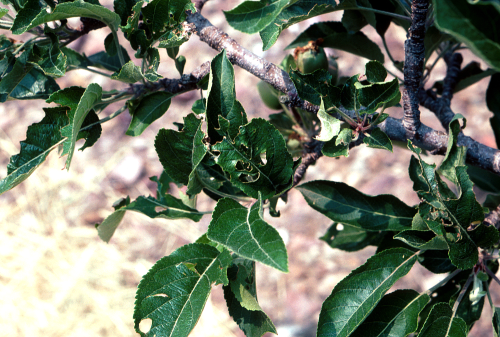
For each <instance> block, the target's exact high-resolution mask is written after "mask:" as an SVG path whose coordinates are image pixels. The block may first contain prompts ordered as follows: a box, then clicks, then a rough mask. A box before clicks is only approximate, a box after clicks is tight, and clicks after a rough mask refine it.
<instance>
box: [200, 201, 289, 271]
mask: <svg viewBox="0 0 500 337" xmlns="http://www.w3.org/2000/svg"><path fill="white" fill-rule="evenodd" d="M207 236H208V238H209V239H210V240H212V241H215V242H218V243H220V244H222V245H223V246H224V247H226V248H228V249H230V250H232V251H233V252H235V253H236V254H238V255H240V256H242V257H245V258H247V259H250V260H252V261H258V262H261V263H263V264H265V265H268V266H270V267H273V268H276V269H278V270H280V271H283V272H288V257H287V252H286V247H285V243H284V242H283V239H281V237H280V235H279V233H278V231H277V230H276V229H274V228H273V227H272V226H270V225H269V224H268V223H266V222H265V221H264V219H263V214H262V198H261V197H259V200H258V201H257V202H255V203H254V204H253V205H252V206H251V207H250V208H249V209H247V208H245V207H244V206H241V205H240V204H239V203H238V202H236V201H234V200H233V199H230V198H223V199H220V200H219V201H218V202H217V206H215V209H214V212H213V213H212V221H210V225H209V226H208V231H207Z"/></svg>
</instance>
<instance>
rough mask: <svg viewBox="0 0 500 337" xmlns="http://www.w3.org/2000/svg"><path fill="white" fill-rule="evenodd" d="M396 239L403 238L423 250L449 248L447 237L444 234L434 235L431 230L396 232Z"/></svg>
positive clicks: (402, 239) (405, 241)
mask: <svg viewBox="0 0 500 337" xmlns="http://www.w3.org/2000/svg"><path fill="white" fill-rule="evenodd" d="M394 239H397V240H401V241H403V242H404V243H406V244H407V245H409V246H411V247H413V248H417V249H419V250H421V251H424V250H443V249H448V244H447V243H446V239H445V238H444V237H443V236H440V235H434V233H433V232H431V231H416V230H411V229H410V230H405V231H401V232H399V233H398V234H396V235H395V236H394Z"/></svg>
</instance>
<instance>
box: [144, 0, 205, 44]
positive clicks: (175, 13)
mask: <svg viewBox="0 0 500 337" xmlns="http://www.w3.org/2000/svg"><path fill="white" fill-rule="evenodd" d="M186 11H191V12H193V13H194V12H196V9H195V8H194V4H193V3H192V2H191V1H190V0H153V1H151V2H150V3H148V4H147V5H146V6H145V7H143V8H142V14H143V16H144V19H143V20H144V23H146V24H147V26H148V27H149V29H150V33H151V34H152V36H153V39H158V38H159V37H161V36H162V35H164V34H166V33H168V32H170V31H172V30H174V29H175V28H177V27H178V25H179V24H180V23H181V22H183V21H185V20H186Z"/></svg>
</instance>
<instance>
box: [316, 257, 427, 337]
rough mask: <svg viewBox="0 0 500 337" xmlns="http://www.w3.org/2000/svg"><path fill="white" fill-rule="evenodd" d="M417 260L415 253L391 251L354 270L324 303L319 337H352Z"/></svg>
mask: <svg viewBox="0 0 500 337" xmlns="http://www.w3.org/2000/svg"><path fill="white" fill-rule="evenodd" d="M416 260H417V256H416V254H414V253H413V252H412V251H410V250H407V249H404V248H394V249H388V250H385V251H383V252H381V253H378V254H377V255H374V256H372V257H371V258H369V259H368V260H367V261H366V263H365V264H363V265H362V266H361V267H359V268H357V269H355V270H354V271H352V272H351V274H349V276H347V277H346V278H344V279H343V280H342V281H340V282H339V283H338V284H337V285H336V286H335V288H333V291H332V293H331V295H330V296H329V297H328V298H327V299H326V300H325V302H324V303H323V306H322V308H321V312H320V316H319V322H318V334H317V335H318V337H326V336H337V337H344V336H350V335H351V333H353V331H354V330H356V328H357V327H358V326H360V325H361V323H362V322H363V321H364V320H365V319H366V318H367V316H368V315H369V314H370V312H371V311H372V310H373V309H375V308H376V305H377V303H378V302H379V301H380V300H381V298H382V296H383V295H384V294H385V292H386V291H387V290H389V289H390V288H391V287H392V285H393V284H394V283H395V282H396V281H397V280H398V279H400V278H401V277H403V276H404V275H406V274H407V273H408V272H409V271H410V269H411V268H412V266H413V264H414V263H415V261H416ZM346 304H348V305H346Z"/></svg>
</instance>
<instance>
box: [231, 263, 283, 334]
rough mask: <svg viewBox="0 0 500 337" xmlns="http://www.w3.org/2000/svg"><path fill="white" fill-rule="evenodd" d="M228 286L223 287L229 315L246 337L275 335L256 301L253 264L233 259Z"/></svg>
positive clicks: (269, 321)
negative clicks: (269, 333) (266, 334)
mask: <svg viewBox="0 0 500 337" xmlns="http://www.w3.org/2000/svg"><path fill="white" fill-rule="evenodd" d="M227 276H228V279H229V285H227V286H223V287H222V288H223V290H224V298H225V300H226V304H227V308H228V310H229V315H231V317H233V319H234V321H235V322H236V324H238V326H239V327H240V329H241V330H242V331H243V332H244V333H245V335H246V336H247V337H261V336H262V335H264V334H265V333H266V332H271V333H274V334H277V332H276V328H275V327H274V324H273V322H271V320H270V319H269V317H268V316H267V315H266V314H265V313H264V311H262V309H261V307H260V305H259V303H258V301H257V290H256V278H255V262H254V261H251V260H248V259H243V258H234V259H233V265H232V266H231V267H230V268H229V269H228V270H227Z"/></svg>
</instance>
